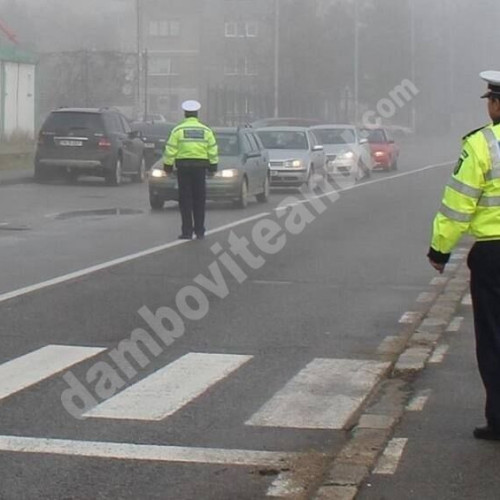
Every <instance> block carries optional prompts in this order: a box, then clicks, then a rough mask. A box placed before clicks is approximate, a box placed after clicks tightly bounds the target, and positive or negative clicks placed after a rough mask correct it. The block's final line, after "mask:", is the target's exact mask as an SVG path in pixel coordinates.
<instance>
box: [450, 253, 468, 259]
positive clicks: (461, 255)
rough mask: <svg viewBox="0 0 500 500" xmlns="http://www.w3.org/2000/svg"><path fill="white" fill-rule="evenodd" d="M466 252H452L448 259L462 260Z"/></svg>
mask: <svg viewBox="0 0 500 500" xmlns="http://www.w3.org/2000/svg"><path fill="white" fill-rule="evenodd" d="M465 257H466V254H464V253H454V254H453V255H452V256H451V257H450V260H463V259H465Z"/></svg>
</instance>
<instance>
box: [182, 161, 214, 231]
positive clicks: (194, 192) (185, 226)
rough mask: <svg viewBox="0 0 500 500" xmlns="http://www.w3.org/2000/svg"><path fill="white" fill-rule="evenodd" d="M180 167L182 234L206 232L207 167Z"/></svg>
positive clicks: (185, 165) (184, 165) (186, 165)
mask: <svg viewBox="0 0 500 500" xmlns="http://www.w3.org/2000/svg"><path fill="white" fill-rule="evenodd" d="M186 163H187V162H186V161H185V164H183V165H182V166H179V167H178V170H177V179H178V181H179V209H180V211H181V218H182V234H183V235H184V236H192V235H193V230H194V232H195V233H196V235H197V236H203V235H204V234H205V199H206V172H207V170H206V168H204V167H202V166H200V165H193V166H190V165H188V164H186Z"/></svg>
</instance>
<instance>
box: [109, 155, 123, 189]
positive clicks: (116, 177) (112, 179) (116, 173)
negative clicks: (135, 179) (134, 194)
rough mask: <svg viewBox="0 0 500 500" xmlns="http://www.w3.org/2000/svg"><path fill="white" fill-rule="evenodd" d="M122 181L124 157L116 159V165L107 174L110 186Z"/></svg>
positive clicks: (117, 184)
mask: <svg viewBox="0 0 500 500" xmlns="http://www.w3.org/2000/svg"><path fill="white" fill-rule="evenodd" d="M121 183H122V159H121V158H120V157H118V158H117V159H116V163H115V167H114V168H113V170H111V172H108V173H107V174H106V184H107V185H108V186H119V185H120V184H121Z"/></svg>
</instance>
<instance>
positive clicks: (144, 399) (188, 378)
mask: <svg viewBox="0 0 500 500" xmlns="http://www.w3.org/2000/svg"><path fill="white" fill-rule="evenodd" d="M250 359H252V356H243V355H232V354H207V353H196V352H191V353H189V354H186V355H185V356H182V357H181V358H179V359H178V360H176V361H174V362H173V363H171V364H169V365H167V366H165V367H164V368H162V369H160V370H158V371H156V372H155V373H153V374H152V375H150V376H149V377H146V378H145V379H144V380H141V381H140V382H138V383H137V384H134V385H132V386H130V387H129V388H128V389H125V390H124V391H123V392H121V393H119V394H117V395H116V396H113V397H112V398H110V399H108V400H107V401H104V402H103V403H101V404H99V405H97V406H96V407H95V408H92V410H90V411H88V412H86V413H84V414H83V416H84V417H95V418H110V419H128V420H147V421H153V420H163V419H164V418H166V417H168V416H169V415H172V414H173V413H175V412H176V411H178V410H179V409H180V408H182V407H183V406H185V405H187V404H188V403H189V402H191V401H192V400H193V399H195V398H197V397H199V396H200V395H202V394H203V393H204V392H206V391H207V390H208V389H209V388H210V387H211V386H213V385H214V384H216V383H217V382H219V381H220V380H222V379H224V378H225V377H227V376H228V375H230V374H231V373H232V372H234V371H235V370H237V369H238V368H240V367H241V366H242V365H244V364H245V363H246V362H248V361H249V360H250Z"/></svg>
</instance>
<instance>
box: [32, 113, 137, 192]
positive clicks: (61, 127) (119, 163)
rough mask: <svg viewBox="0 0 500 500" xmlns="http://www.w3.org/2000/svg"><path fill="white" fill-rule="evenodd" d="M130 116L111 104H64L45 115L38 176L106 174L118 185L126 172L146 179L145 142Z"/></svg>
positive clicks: (108, 180) (37, 169) (37, 150)
mask: <svg viewBox="0 0 500 500" xmlns="http://www.w3.org/2000/svg"><path fill="white" fill-rule="evenodd" d="M139 135H140V134H139V132H137V131H132V129H131V128H130V125H129V123H128V121H127V119H126V118H125V117H124V116H123V115H122V114H121V113H120V112H119V111H116V110H114V109H112V108H99V109H97V108H61V109H58V110H55V111H52V112H51V113H50V114H49V116H48V117H47V118H46V120H45V122H44V123H43V125H42V128H41V130H40V133H39V135H38V144H37V148H36V153H35V179H36V180H38V181H42V180H45V179H47V178H48V177H50V176H51V175H54V174H64V175H66V176H67V177H68V179H70V180H72V181H76V180H77V178H78V176H80V175H94V176H99V177H104V179H105V180H106V183H107V184H108V185H111V186H116V185H118V184H120V183H121V181H122V177H123V176H128V177H130V178H131V179H132V180H133V181H135V182H143V181H144V180H145V179H146V163H145V160H144V154H143V152H144V143H143V142H142V140H141V138H140V137H139Z"/></svg>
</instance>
